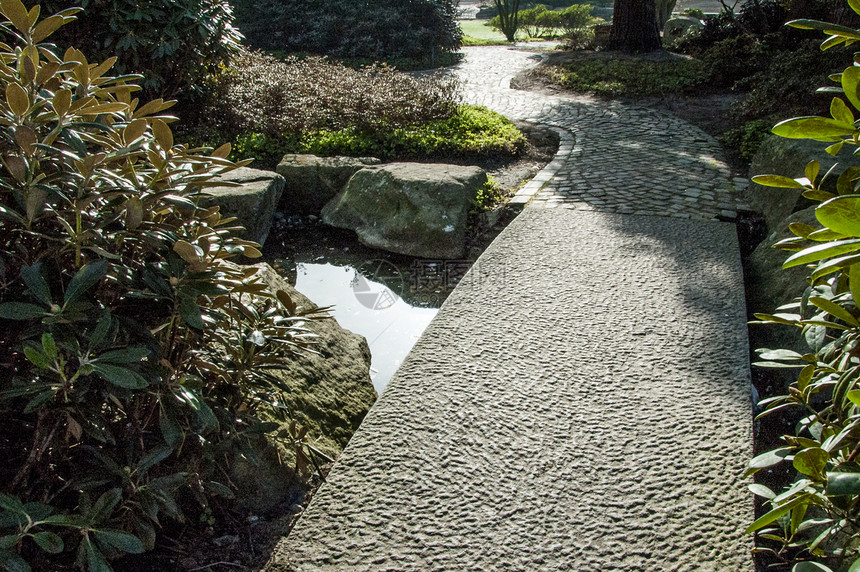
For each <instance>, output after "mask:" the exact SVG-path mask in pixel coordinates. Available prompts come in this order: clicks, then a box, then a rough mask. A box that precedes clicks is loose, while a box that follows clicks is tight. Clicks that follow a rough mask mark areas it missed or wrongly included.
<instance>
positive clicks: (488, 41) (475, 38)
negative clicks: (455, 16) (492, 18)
mask: <svg viewBox="0 0 860 572" xmlns="http://www.w3.org/2000/svg"><path fill="white" fill-rule="evenodd" d="M487 22H489V20H459V21H458V22H457V23H458V24H460V29H461V30H463V45H464V46H490V45H494V44H507V43H508V41H507V40H505V35H504V34H502V33H501V32H499V31H498V30H494V29H493V28H491V27H489V26H488V25H487ZM540 39H541V38H529V37H528V35H526V33H525V32H523V31H522V30H520V31H519V32H517V41H518V42H529V41H536V40H540Z"/></svg>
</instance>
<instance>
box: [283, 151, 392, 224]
mask: <svg viewBox="0 0 860 572" xmlns="http://www.w3.org/2000/svg"><path fill="white" fill-rule="evenodd" d="M378 163H379V159H375V158H373V157H358V158H356V157H317V156H316V155H296V154H289V155H284V158H283V159H281V162H280V163H279V164H278V167H277V171H278V174H280V175H281V176H283V177H284V179H285V180H286V186H285V187H284V194H283V198H282V199H281V204H280V205H279V209H280V210H281V211H282V212H284V213H288V214H299V215H319V214H320V211H321V210H322V208H323V207H324V206H325V204H326V203H327V202H329V201H330V200H331V199H332V198H333V197H334V196H335V195H336V194H338V193H339V192H341V191H342V190H343V187H344V185H346V182H347V181H349V178H350V177H352V176H353V175H354V174H355V173H356V172H357V171H359V170H361V169H363V168H364V167H367V166H368V165H376V164H378Z"/></svg>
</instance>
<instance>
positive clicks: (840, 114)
mask: <svg viewBox="0 0 860 572" xmlns="http://www.w3.org/2000/svg"><path fill="white" fill-rule="evenodd" d="M830 115H832V116H833V119H835V120H836V121H840V122H842V123H851V124H853V123H854V114H853V113H851V110H850V109H849V108H848V106H847V105H845V102H844V101H842V100H841V99H839V98H838V97H834V98H833V100H832V101H831V102H830ZM810 180H814V179H813V178H810Z"/></svg>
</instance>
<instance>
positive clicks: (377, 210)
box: [322, 163, 487, 259]
mask: <svg viewBox="0 0 860 572" xmlns="http://www.w3.org/2000/svg"><path fill="white" fill-rule="evenodd" d="M486 182H487V174H486V173H485V172H484V171H483V170H482V169H480V168H478V167H463V166H459V165H441V164H425V163H391V164H388V165H382V166H379V167H368V168H366V169H362V170H361V171H359V172H357V173H356V174H355V175H353V176H352V178H351V179H350V180H349V182H348V183H347V185H346V187H345V188H344V190H343V191H342V192H341V193H340V194H338V195H337V196H336V197H335V198H333V199H332V200H331V201H330V202H329V203H328V204H327V205H326V206H325V208H323V210H322V218H323V221H324V222H325V223H326V224H330V225H332V226H336V227H339V228H346V229H350V230H354V231H355V232H356V233H357V234H358V239H359V241H360V242H361V243H363V244H365V245H367V246H371V247H374V248H381V249H383V250H388V251H391V252H396V253H399V254H406V255H409V256H417V257H421V258H447V259H451V258H462V257H463V254H464V249H465V236H466V217H467V215H468V212H469V208H470V206H471V204H472V201H474V200H475V197H476V195H477V193H478V190H479V189H480V188H481V187H482V186H483V185H484V184H485V183H486Z"/></svg>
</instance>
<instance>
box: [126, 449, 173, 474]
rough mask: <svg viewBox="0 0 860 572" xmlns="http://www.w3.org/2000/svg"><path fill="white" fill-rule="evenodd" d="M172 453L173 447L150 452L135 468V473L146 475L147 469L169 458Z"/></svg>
mask: <svg viewBox="0 0 860 572" xmlns="http://www.w3.org/2000/svg"><path fill="white" fill-rule="evenodd" d="M172 453H173V447H165V446H162V447H157V448H156V449H154V450H153V451H151V452H150V453H149V454H148V455H146V456H145V457H144V458H143V459H141V460H140V462H139V463H138V464H137V467H135V472H136V473H139V474H141V475H142V474H146V473H147V472H148V471H149V469H151V468H152V467H154V466H155V465H157V464H158V463H160V462H161V461H163V460H164V459H166V458H167V457H169V456H170V455H171V454H172Z"/></svg>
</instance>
